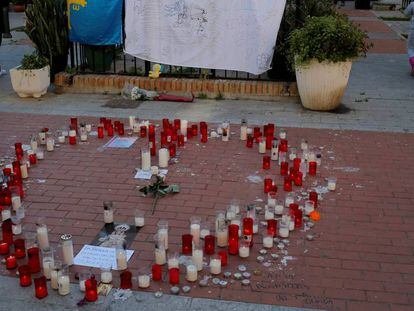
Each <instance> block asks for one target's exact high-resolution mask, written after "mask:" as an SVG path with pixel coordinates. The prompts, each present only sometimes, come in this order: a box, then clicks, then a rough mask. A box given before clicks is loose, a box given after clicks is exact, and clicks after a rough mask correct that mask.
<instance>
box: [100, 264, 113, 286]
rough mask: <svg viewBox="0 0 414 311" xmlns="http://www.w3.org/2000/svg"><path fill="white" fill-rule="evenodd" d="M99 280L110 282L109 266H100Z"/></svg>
mask: <svg viewBox="0 0 414 311" xmlns="http://www.w3.org/2000/svg"><path fill="white" fill-rule="evenodd" d="M101 282H102V283H105V284H110V283H112V271H111V268H110V267H108V268H101Z"/></svg>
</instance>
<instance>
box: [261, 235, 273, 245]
mask: <svg viewBox="0 0 414 311" xmlns="http://www.w3.org/2000/svg"><path fill="white" fill-rule="evenodd" d="M263 247H264V248H272V247H273V235H271V234H264V235H263Z"/></svg>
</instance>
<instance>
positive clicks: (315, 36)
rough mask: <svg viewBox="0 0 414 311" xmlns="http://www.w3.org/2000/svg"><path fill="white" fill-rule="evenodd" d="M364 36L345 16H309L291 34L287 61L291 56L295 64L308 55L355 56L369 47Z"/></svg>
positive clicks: (334, 58) (322, 57) (331, 58)
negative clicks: (302, 24)
mask: <svg viewBox="0 0 414 311" xmlns="http://www.w3.org/2000/svg"><path fill="white" fill-rule="evenodd" d="M366 38H367V35H366V33H364V32H362V31H361V30H359V29H358V28H357V27H356V26H355V25H354V24H353V23H352V22H350V21H349V20H348V19H347V18H346V17H345V16H342V15H333V16H322V17H311V18H309V19H308V20H307V21H306V23H305V25H304V27H303V28H300V29H296V30H294V31H293V32H292V34H291V37H290V40H289V42H290V57H291V61H292V60H293V58H294V62H295V64H304V63H307V62H309V61H310V60H311V59H317V60H318V61H320V62H322V61H325V60H327V61H331V62H341V61H346V60H349V59H352V58H356V57H358V56H361V55H365V54H366V52H367V50H368V49H369V47H370V45H367V44H366V43H365V39H366Z"/></svg>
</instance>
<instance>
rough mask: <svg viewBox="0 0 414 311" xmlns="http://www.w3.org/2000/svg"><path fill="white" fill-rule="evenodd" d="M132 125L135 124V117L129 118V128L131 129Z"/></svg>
mask: <svg viewBox="0 0 414 311" xmlns="http://www.w3.org/2000/svg"><path fill="white" fill-rule="evenodd" d="M134 124H135V117H134V116H129V128H130V129H133V128H134Z"/></svg>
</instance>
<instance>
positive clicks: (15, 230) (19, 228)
mask: <svg viewBox="0 0 414 311" xmlns="http://www.w3.org/2000/svg"><path fill="white" fill-rule="evenodd" d="M12 231H13V234H14V235H19V234H21V233H22V224H16V225H15V224H13V225H12Z"/></svg>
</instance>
